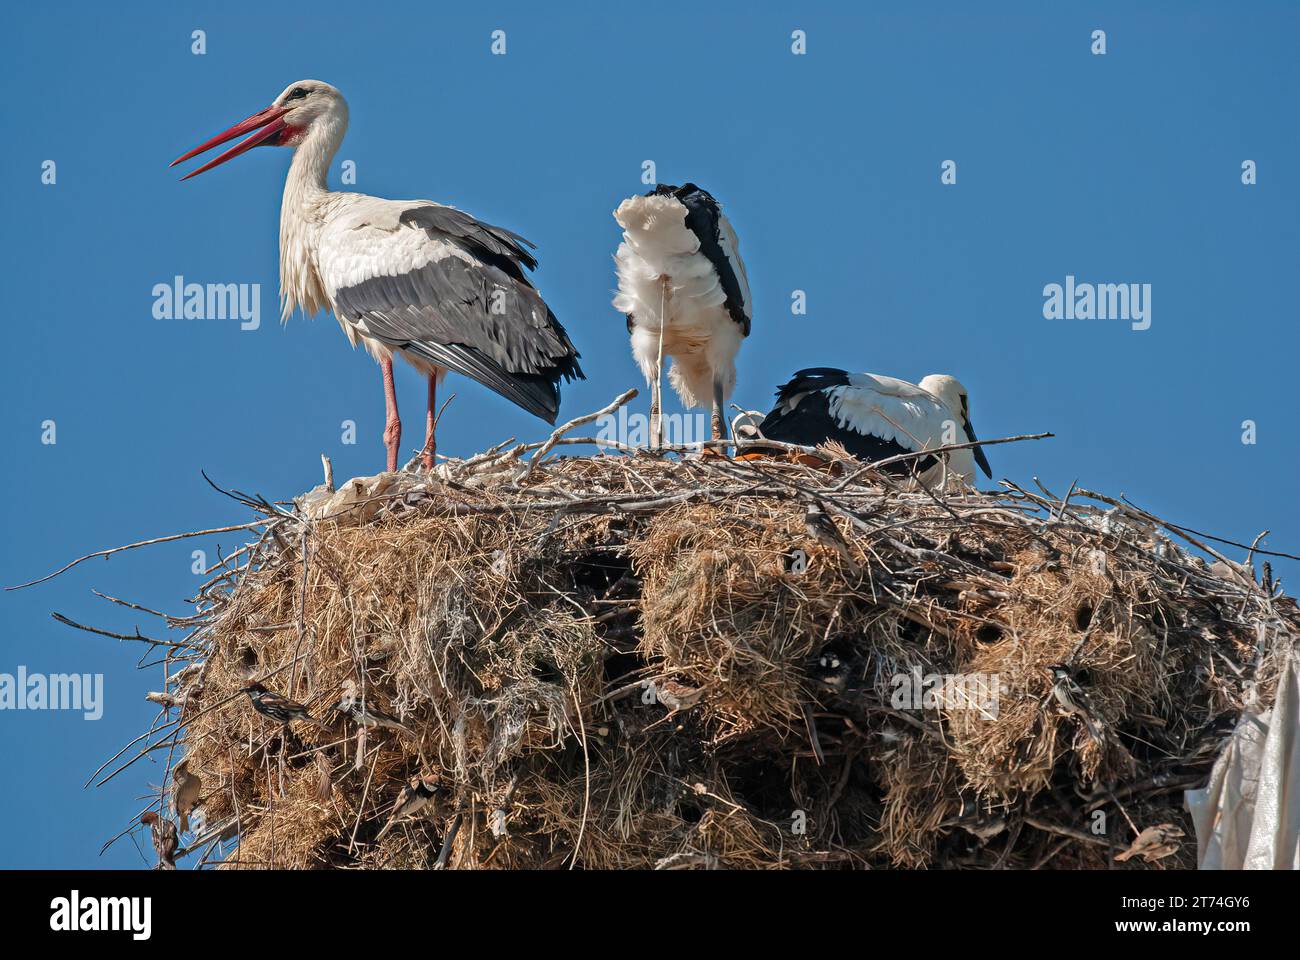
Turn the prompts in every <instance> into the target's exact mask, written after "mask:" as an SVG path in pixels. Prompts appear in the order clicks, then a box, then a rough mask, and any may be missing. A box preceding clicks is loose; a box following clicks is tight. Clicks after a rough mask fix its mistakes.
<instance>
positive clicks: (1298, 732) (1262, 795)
mask: <svg viewBox="0 0 1300 960" xmlns="http://www.w3.org/2000/svg"><path fill="white" fill-rule="evenodd" d="M1185 802H1186V805H1187V809H1188V811H1189V812H1190V813H1191V815H1192V822H1193V823H1194V824H1195V826H1196V841H1197V862H1198V865H1199V866H1200V868H1201V869H1202V870H1296V869H1300V656H1298V655H1296V654H1295V653H1293V654H1292V656H1291V658H1290V662H1289V663H1288V665H1287V669H1286V671H1285V672H1284V673H1283V675H1282V677H1281V679H1280V680H1279V681H1278V688H1277V696H1276V698H1275V699H1274V702H1273V707H1272V709H1271V710H1265V711H1263V712H1262V713H1256V712H1254V711H1252V710H1247V711H1246V712H1245V713H1244V714H1242V717H1241V720H1240V721H1239V722H1238V724H1237V729H1236V730H1234V731H1233V734H1232V737H1231V738H1230V739H1229V740H1228V743H1227V745H1226V746H1225V747H1224V748H1223V752H1222V753H1221V754H1220V755H1219V759H1218V760H1217V761H1216V762H1215V764H1214V770H1213V771H1212V772H1211V774H1210V782H1209V783H1208V784H1206V786H1205V787H1204V788H1203V789H1200V790H1188V791H1187V792H1186V796H1185Z"/></svg>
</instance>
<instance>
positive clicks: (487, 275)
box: [334, 206, 585, 423]
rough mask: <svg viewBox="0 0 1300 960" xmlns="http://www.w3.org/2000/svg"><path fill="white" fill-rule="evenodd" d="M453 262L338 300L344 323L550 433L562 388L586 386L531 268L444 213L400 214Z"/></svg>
mask: <svg viewBox="0 0 1300 960" xmlns="http://www.w3.org/2000/svg"><path fill="white" fill-rule="evenodd" d="M402 220H403V222H410V223H414V224H417V225H419V226H421V227H423V228H425V229H426V230H428V231H429V232H430V235H431V237H433V238H434V239H436V240H439V241H443V242H447V243H451V244H455V246H456V247H457V248H459V249H460V250H461V251H463V252H464V253H465V254H468V256H467V257H461V256H457V255H455V254H454V253H452V252H449V253H448V255H446V256H444V257H442V259H439V260H433V261H430V262H429V263H427V264H425V265H424V266H422V267H417V268H414V269H411V270H408V271H406V272H405V273H400V274H397V275H394V276H379V277H371V278H369V279H367V280H363V281H361V282H360V283H357V284H354V285H353V286H350V287H344V288H342V289H340V290H338V291H337V293H336V294H335V297H334V299H335V305H336V307H337V308H338V310H339V312H340V313H341V314H342V315H343V317H344V319H347V320H352V321H364V324H365V330H366V332H367V333H368V335H369V336H371V337H373V338H374V339H376V340H379V341H380V342H382V343H384V344H386V345H388V346H390V347H393V348H395V349H400V350H404V351H406V352H407V353H409V354H411V355H413V356H415V357H419V358H421V359H424V360H426V361H428V362H429V363H432V364H435V365H437V366H440V367H445V368H447V369H448V370H454V371H456V372H457V373H460V374H463V375H464V376H467V377H470V378H472V379H474V380H477V381H478V382H479V383H481V384H483V385H484V386H486V387H488V388H489V389H491V390H495V391H496V392H497V393H499V394H501V395H502V396H503V397H505V398H506V399H508V400H510V401H512V402H513V403H516V404H518V405H519V406H520V407H523V408H524V409H525V410H527V411H528V412H529V413H532V414H534V415H535V416H538V417H541V418H542V419H543V420H546V421H547V422H548V423H554V422H555V418H556V415H557V414H558V413H559V409H560V388H559V383H560V379H561V378H564V379H565V380H575V379H577V380H581V379H585V378H584V376H583V373H582V368H581V367H579V365H578V358H579V354H578V351H577V350H576V349H574V346H573V343H572V341H570V340H569V336H568V334H567V333H566V332H565V330H564V327H563V326H562V325H561V324H560V321H559V320H557V319H556V318H555V314H553V313H552V312H551V309H550V307H548V306H547V305H546V302H545V301H544V300H542V297H541V294H539V293H538V292H537V291H536V290H535V289H534V288H533V286H532V284H531V283H529V282H528V280H527V278H526V277H525V276H524V273H523V270H522V269H521V266H522V267H527V268H529V269H532V268H533V267H534V266H536V264H537V261H536V260H535V259H534V258H533V257H532V255H531V254H529V253H528V252H527V250H525V249H524V248H525V246H531V244H529V243H528V241H527V240H524V239H523V238H522V237H520V236H519V235H518V234H515V233H511V232H510V231H509V230H505V229H503V228H501V227H494V226H491V225H490V224H486V223H482V222H481V221H478V220H476V219H474V218H473V217H471V216H470V215H469V214H467V213H463V212H462V211H460V210H454V209H452V208H451V207H437V206H429V207H415V208H412V209H411V210H408V211H406V212H404V213H403V214H402Z"/></svg>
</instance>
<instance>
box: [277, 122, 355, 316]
mask: <svg viewBox="0 0 1300 960" xmlns="http://www.w3.org/2000/svg"><path fill="white" fill-rule="evenodd" d="M347 128H348V119H347V115H346V114H343V115H342V116H322V117H319V118H318V119H317V120H316V122H315V123H313V124H312V126H311V128H310V130H309V131H308V133H307V135H306V137H305V138H304V139H303V141H302V142H301V143H300V144H298V146H297V147H296V148H295V149H294V152H293V162H292V163H291V164H289V175H288V176H287V177H285V181H284V199H283V200H282V201H281V203H280V319H281V320H288V319H289V315H290V314H291V313H293V311H294V310H295V309H301V310H302V312H303V313H305V314H306V315H308V316H311V315H312V314H314V313H316V312H318V311H320V310H326V309H328V308H329V300H328V299H327V297H326V295H325V288H324V285H323V284H322V283H321V282H320V277H319V275H318V274H317V272H316V264H315V262H314V257H313V252H314V251H315V249H316V229H317V227H318V226H319V225H320V223H321V208H322V206H323V204H324V202H325V200H326V198H327V197H328V196H329V187H328V186H327V185H326V183H327V181H326V176H327V174H328V173H329V168H330V162H331V161H332V160H333V159H334V154H335V153H337V152H338V149H339V144H341V143H342V142H343V135H344V134H345V133H346V132H347Z"/></svg>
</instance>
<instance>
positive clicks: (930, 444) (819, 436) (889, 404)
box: [758, 367, 993, 486]
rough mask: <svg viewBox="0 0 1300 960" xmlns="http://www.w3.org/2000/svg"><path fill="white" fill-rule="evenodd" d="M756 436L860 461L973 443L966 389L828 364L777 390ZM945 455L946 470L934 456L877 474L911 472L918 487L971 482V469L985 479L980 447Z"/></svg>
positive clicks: (939, 380)
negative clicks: (827, 448)
mask: <svg viewBox="0 0 1300 960" xmlns="http://www.w3.org/2000/svg"><path fill="white" fill-rule="evenodd" d="M758 433H759V434H760V435H761V436H762V437H764V438H766V439H768V440H778V441H781V442H783V443H797V444H801V445H804V446H816V445H817V444H820V443H825V442H827V441H829V440H834V441H836V442H838V443H840V444H842V445H843V446H844V448H845V449H846V450H848V451H849V453H851V454H853V455H854V456H855V457H858V458H860V459H862V460H868V461H875V460H883V459H885V458H886V457H893V456H898V455H899V454H904V453H912V452H915V451H917V450H931V449H934V448H936V447H942V446H946V445H949V444H954V443H973V442H974V441H975V440H977V439H978V438H977V437H976V436H975V430H974V428H972V427H971V422H970V402H969V399H968V397H967V394H966V388H965V387H963V386H962V385H961V384H960V383H959V382H958V381H957V379H956V378H955V377H950V376H947V375H946V374H934V373H932V374H930V375H929V376H928V377H926V378H924V379H923V380H922V381H921V382H920V383H919V384H913V383H907V382H906V381H904V380H895V379H894V378H893V377H882V376H878V375H876V374H874V373H846V372H845V371H843V370H836V369H834V368H832V367H814V368H812V369H809V370H800V371H799V372H798V373H796V374H795V375H794V377H792V378H791V380H790V382H789V383H785V384H782V385H781V386H780V387H779V388H777V394H776V406H775V407H773V408H772V411H771V412H770V413H769V414H768V415H767V417H766V418H764V420H763V422H762V423H761V424H759V426H758ZM940 456H943V455H940ZM946 457H947V463H946V465H945V464H944V463H943V462H941V460H940V458H939V457H918V458H916V459H915V460H904V461H899V462H898V463H895V464H890V465H888V466H886V468H885V469H886V471H888V472H892V473H895V474H899V475H908V474H915V475H917V476H918V478H919V479H920V480H921V482H922V483H924V484H925V485H926V486H935V485H938V484H940V483H941V482H942V481H943V479H944V477H945V474H946V476H948V477H960V478H961V479H962V480H963V481H965V482H966V483H968V484H969V483H973V482H974V480H975V466H976V464H978V465H979V467H980V469H982V470H983V471H984V474H985V476H988V477H992V475H993V474H992V471H991V469H990V468H989V462H988V459H987V458H986V457H985V456H984V451H983V449H981V448H980V447H969V448H966V449H963V450H951V451H949V452H948V453H947V454H946Z"/></svg>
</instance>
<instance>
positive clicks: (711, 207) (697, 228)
mask: <svg viewBox="0 0 1300 960" xmlns="http://www.w3.org/2000/svg"><path fill="white" fill-rule="evenodd" d="M646 196H647V197H654V196H660V197H662V196H671V197H676V198H677V200H678V201H679V202H680V203H681V205H682V206H684V207H685V208H686V229H688V230H690V231H691V233H693V234H695V236H696V237H697V238H698V239H699V241H700V253H702V254H703V255H704V256H705V258H706V259H707V260H708V261H709V263H711V264H713V269H714V270H716V271H717V273H718V281H719V282H720V283H721V284H722V292H723V293H724V294H725V295H726V298H727V299H726V307H727V313H728V314H730V316H731V319H732V320H734V321H735V322H736V323H738V324H740V327H741V329H742V330H743V331H744V333H745V336H749V317H747V316H746V315H745V306H746V304H745V296H744V293H743V292H742V291H741V289H740V281H739V280H738V279H737V278H736V268H735V267H734V266H733V265H732V262H731V258H730V257H728V256H727V254H726V253H725V252H724V251H723V249H722V243H721V240H720V234H719V226H718V218H719V217H720V216H721V215H722V209H721V208H720V207H719V206H718V201H717V200H715V199H713V196H712V194H710V193H709V192H708V191H707V190H702V189H700V188H699V187H697V186H696V185H695V184H693V183H684V184H682V185H681V186H680V187H676V186H673V185H672V184H668V183H661V184H659V185H657V186H656V187H655V188H654V189H653V190H651V191H649V192H648V193H647V194H646Z"/></svg>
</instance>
